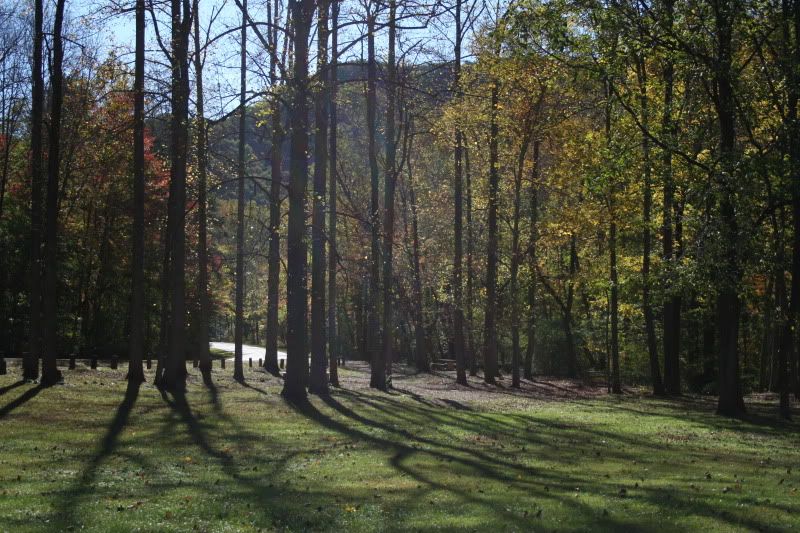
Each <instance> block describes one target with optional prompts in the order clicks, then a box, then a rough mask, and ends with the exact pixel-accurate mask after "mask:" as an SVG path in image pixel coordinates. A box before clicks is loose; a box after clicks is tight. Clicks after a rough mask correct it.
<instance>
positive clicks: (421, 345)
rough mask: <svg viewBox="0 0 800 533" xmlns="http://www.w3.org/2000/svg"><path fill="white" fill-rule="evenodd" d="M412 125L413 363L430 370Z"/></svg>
mask: <svg viewBox="0 0 800 533" xmlns="http://www.w3.org/2000/svg"><path fill="white" fill-rule="evenodd" d="M413 127H414V121H413V119H412V118H411V117H409V118H408V121H407V122H406V126H405V129H406V134H405V135H406V139H407V146H406V148H405V150H406V153H407V154H408V160H407V161H406V188H407V189H408V208H409V210H410V211H411V272H412V285H411V287H412V296H411V299H412V313H413V315H414V345H415V346H414V348H415V353H414V365H415V366H416V367H417V370H418V371H420V372H428V371H430V369H431V368H430V361H429V360H428V351H427V349H426V347H427V343H426V340H425V323H424V316H423V313H422V269H421V267H420V243H419V216H418V213H417V193H416V189H415V188H414V167H413V165H412V161H411V154H413V140H414V136H413V135H411V134H410V133H409V132H410V131H411V130H412V129H413Z"/></svg>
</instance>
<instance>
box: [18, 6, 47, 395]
mask: <svg viewBox="0 0 800 533" xmlns="http://www.w3.org/2000/svg"><path fill="white" fill-rule="evenodd" d="M43 21H44V2H43V0H35V2H34V23H33V24H34V30H33V31H34V34H33V65H32V80H31V84H32V87H31V252H30V253H31V257H30V272H29V273H28V275H29V276H30V291H29V294H28V307H29V312H30V342H29V347H28V353H27V354H26V355H25V357H24V359H23V361H22V377H23V378H24V379H25V380H27V381H33V380H36V379H38V377H39V357H40V356H41V351H42V282H43V279H42V259H41V254H42V218H43V208H42V196H43V191H42V188H43V184H42V160H43V159H44V157H43V156H44V151H43V149H42V144H43V143H42V140H43V135H44V133H43V120H42V119H43V114H44V79H43V77H42V76H43V74H42V68H43V65H42V46H43V42H44V30H43V25H44V22H43Z"/></svg>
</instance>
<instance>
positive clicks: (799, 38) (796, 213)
mask: <svg viewBox="0 0 800 533" xmlns="http://www.w3.org/2000/svg"><path fill="white" fill-rule="evenodd" d="M781 5H782V30H783V40H784V52H785V54H786V57H787V59H788V63H789V68H788V69H787V72H786V74H785V78H786V86H787V93H788V94H787V100H788V102H787V113H786V123H787V128H786V129H787V132H788V136H787V144H788V146H787V150H786V151H787V152H788V155H789V177H790V180H791V191H792V223H793V229H794V235H793V238H792V285H791V295H790V299H789V308H788V312H787V313H786V316H785V319H784V323H783V328H782V331H781V337H780V344H779V347H778V393H779V395H780V402H779V406H778V412H779V414H780V415H781V416H782V417H783V418H786V419H788V418H791V416H792V407H791V402H790V399H789V393H790V389H792V388H795V394H797V392H798V391H797V389H796V380H797V375H796V374H797V366H796V357H797V354H796V353H795V351H796V350H795V330H796V324H797V319H798V311H800V139H798V135H800V124H799V123H798V117H797V103H798V98H800V74H798V72H797V68H798V65H800V33H797V32H798V30H800V6H798V5H797V2H792V5H791V7H790V5H789V1H788V0H784V1H783V2H782V3H781ZM792 26H793V27H794V42H792V31H791V28H792ZM779 245H780V246H782V245H783V244H782V242H779ZM779 253H780V255H781V256H783V249H782V248H781V249H780V250H779ZM779 265H780V272H779V275H780V278H781V280H780V281H782V282H783V278H784V274H783V262H782V261H781V262H780V263H779ZM790 368H791V372H790ZM790 377H793V378H794V380H793V381H794V382H795V383H790Z"/></svg>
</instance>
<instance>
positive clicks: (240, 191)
mask: <svg viewBox="0 0 800 533" xmlns="http://www.w3.org/2000/svg"><path fill="white" fill-rule="evenodd" d="M241 31H242V34H241V35H242V36H241V43H240V66H239V143H238V148H239V151H238V158H237V189H236V192H237V194H236V318H235V320H236V322H235V324H234V330H233V342H234V356H233V357H234V359H233V379H235V380H236V381H239V382H241V381H244V366H243V364H242V342H243V336H244V283H245V279H244V277H245V276H244V202H245V199H244V182H245V174H246V173H247V164H246V162H245V149H246V138H245V137H246V135H247V0H242V30H241Z"/></svg>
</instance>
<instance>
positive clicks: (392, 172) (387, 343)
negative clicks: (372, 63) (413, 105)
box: [382, 0, 397, 376]
mask: <svg viewBox="0 0 800 533" xmlns="http://www.w3.org/2000/svg"><path fill="white" fill-rule="evenodd" d="M396 14H397V3H396V1H395V0H389V57H388V60H387V65H386V70H387V74H388V76H387V80H386V168H385V177H384V191H383V192H384V194H383V287H382V289H383V326H382V329H383V342H382V344H383V360H384V364H385V365H386V373H387V374H388V375H389V376H391V374H392V360H393V359H394V317H393V311H394V309H393V307H394V302H393V296H394V290H393V289H394V283H393V274H392V267H393V266H394V265H393V261H394V254H393V247H394V194H395V185H396V182H397V162H396V160H397V139H396V138H395V135H396V132H395V113H396V111H397V110H396V96H397V65H396V64H395V46H396V40H397V25H396V20H395V18H396Z"/></svg>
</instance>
